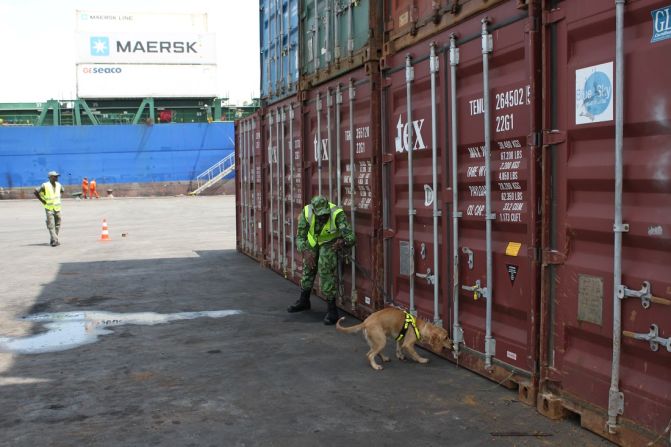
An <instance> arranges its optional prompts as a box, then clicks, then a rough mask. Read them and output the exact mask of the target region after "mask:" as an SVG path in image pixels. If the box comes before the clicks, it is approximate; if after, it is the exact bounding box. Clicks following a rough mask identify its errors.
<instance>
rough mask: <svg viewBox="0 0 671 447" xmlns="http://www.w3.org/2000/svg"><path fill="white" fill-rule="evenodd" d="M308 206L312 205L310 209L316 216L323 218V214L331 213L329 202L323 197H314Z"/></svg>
mask: <svg viewBox="0 0 671 447" xmlns="http://www.w3.org/2000/svg"><path fill="white" fill-rule="evenodd" d="M310 205H312V209H313V210H314V212H315V214H316V215H317V216H323V215H325V214H330V213H331V208H330V206H329V201H328V200H326V198H325V197H324V196H314V197H313V198H312V200H311V201H310Z"/></svg>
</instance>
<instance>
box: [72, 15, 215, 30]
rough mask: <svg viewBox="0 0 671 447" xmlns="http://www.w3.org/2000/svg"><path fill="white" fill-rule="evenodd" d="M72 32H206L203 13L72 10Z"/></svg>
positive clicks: (205, 20)
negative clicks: (73, 13)
mask: <svg viewBox="0 0 671 447" xmlns="http://www.w3.org/2000/svg"><path fill="white" fill-rule="evenodd" d="M75 14H76V30H77V31H84V32H113V31H114V32H128V31H130V32H147V31H163V32H187V31H190V32H194V33H205V32H207V14H202V13H197V14H196V13H194V14H184V13H143V12H139V13H135V12H134V13H120V12H99V11H88V10H81V11H76V12H75Z"/></svg>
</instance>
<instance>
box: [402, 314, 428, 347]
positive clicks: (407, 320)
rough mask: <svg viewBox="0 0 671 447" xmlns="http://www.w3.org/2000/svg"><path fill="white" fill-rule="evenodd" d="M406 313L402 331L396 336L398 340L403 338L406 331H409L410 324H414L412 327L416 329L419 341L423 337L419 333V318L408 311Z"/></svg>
mask: <svg viewBox="0 0 671 447" xmlns="http://www.w3.org/2000/svg"><path fill="white" fill-rule="evenodd" d="M404 313H405V321H404V322H403V327H402V328H401V332H399V333H398V337H396V341H401V340H403V337H405V333H406V332H408V327H409V326H412V329H413V330H414V331H415V337H416V338H417V341H419V340H421V338H422V337H421V336H420V335H419V329H417V319H416V318H415V316H414V315H412V314H409V313H408V312H404Z"/></svg>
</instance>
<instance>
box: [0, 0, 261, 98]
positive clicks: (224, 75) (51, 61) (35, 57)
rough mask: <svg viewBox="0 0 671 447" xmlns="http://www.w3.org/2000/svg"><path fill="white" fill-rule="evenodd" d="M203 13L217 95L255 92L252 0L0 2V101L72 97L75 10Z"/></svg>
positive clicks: (255, 21)
mask: <svg viewBox="0 0 671 447" xmlns="http://www.w3.org/2000/svg"><path fill="white" fill-rule="evenodd" d="M76 10H85V11H102V12H119V13H123V12H133V13H137V12H150V13H151V12H177V13H180V12H181V13H207V16H208V29H209V32H213V33H216V38H217V43H216V45H217V64H218V69H217V71H218V91H219V94H218V96H219V97H228V98H230V102H231V103H232V104H238V105H239V104H242V103H243V101H248V100H249V99H250V98H252V97H257V96H258V95H259V20H258V14H259V3H258V1H256V0H0V102H42V101H45V100H47V99H51V98H53V99H74V98H75V96H76V86H75V83H76V74H75V73H76V72H75V43H74V32H75V11H76Z"/></svg>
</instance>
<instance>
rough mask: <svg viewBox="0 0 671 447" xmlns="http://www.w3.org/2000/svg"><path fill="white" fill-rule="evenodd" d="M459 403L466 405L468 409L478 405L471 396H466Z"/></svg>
mask: <svg viewBox="0 0 671 447" xmlns="http://www.w3.org/2000/svg"><path fill="white" fill-rule="evenodd" d="M461 403H463V404H464V405H468V406H469V407H475V406H477V405H478V402H477V401H476V400H475V396H473V395H472V394H467V395H465V396H464V397H463V398H462V399H461Z"/></svg>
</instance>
